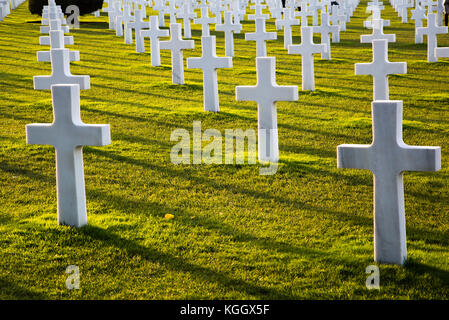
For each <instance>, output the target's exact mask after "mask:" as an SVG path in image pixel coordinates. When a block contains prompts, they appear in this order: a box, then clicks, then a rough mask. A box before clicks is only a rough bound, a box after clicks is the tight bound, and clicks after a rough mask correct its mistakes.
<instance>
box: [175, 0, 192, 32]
mask: <svg viewBox="0 0 449 320" xmlns="http://www.w3.org/2000/svg"><path fill="white" fill-rule="evenodd" d="M178 18H180V19H183V22H184V38H187V39H190V38H192V28H191V25H190V21H191V20H193V19H195V18H196V13H195V12H194V11H192V3H191V2H190V1H184V3H183V5H182V12H181V13H179V14H178Z"/></svg>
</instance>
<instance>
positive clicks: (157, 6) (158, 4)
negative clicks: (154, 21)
mask: <svg viewBox="0 0 449 320" xmlns="http://www.w3.org/2000/svg"><path fill="white" fill-rule="evenodd" d="M165 2H166V1H165V0H154V6H153V10H156V11H157V12H158V17H159V19H158V21H159V27H161V28H162V27H163V26H165V12H166V10H167V6H166V5H165Z"/></svg>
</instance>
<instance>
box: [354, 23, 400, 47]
mask: <svg viewBox="0 0 449 320" xmlns="http://www.w3.org/2000/svg"><path fill="white" fill-rule="evenodd" d="M383 22H384V20H382V19H379V20H373V21H372V26H373V33H372V34H364V35H361V36H360V42H361V43H370V42H373V40H387V41H388V42H395V41H396V35H395V34H384V26H383Z"/></svg>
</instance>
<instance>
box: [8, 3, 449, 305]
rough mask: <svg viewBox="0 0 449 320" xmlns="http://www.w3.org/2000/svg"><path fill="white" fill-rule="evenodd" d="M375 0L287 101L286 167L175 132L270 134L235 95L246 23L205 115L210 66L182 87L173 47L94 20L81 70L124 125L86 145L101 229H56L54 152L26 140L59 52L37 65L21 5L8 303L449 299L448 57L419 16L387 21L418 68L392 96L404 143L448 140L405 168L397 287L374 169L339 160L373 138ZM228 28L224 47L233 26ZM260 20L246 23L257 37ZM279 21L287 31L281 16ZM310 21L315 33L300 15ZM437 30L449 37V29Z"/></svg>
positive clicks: (94, 223) (220, 41)
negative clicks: (435, 47) (364, 68)
mask: <svg viewBox="0 0 449 320" xmlns="http://www.w3.org/2000/svg"><path fill="white" fill-rule="evenodd" d="M366 2H367V1H366V0H363V1H362V2H361V4H360V5H359V7H358V8H357V10H356V11H355V15H354V17H352V18H351V22H350V23H349V24H348V27H347V31H346V32H342V34H341V43H339V44H332V60H331V61H323V60H320V57H319V55H318V56H316V57H315V78H316V90H315V91H314V92H303V91H301V90H300V91H299V100H298V101H296V102H279V103H278V104H277V110H278V125H279V148H280V164H279V170H278V172H277V173H276V174H275V175H273V176H261V175H259V169H260V167H262V164H256V165H249V164H245V165H205V164H201V165H193V164H192V165H174V164H172V163H171V162H170V150H171V148H172V147H173V146H174V145H175V144H176V142H173V141H170V134H171V132H172V131H173V130H175V129H177V128H184V129H187V130H188V131H189V132H190V134H192V124H193V121H201V123H202V129H203V131H204V130H206V129H209V128H214V129H218V130H219V131H220V132H221V133H222V134H223V135H224V130H225V129H236V128H240V129H242V130H247V129H254V130H257V106H256V104H255V103H254V102H237V101H236V100H235V87H236V86H238V85H254V84H255V83H256V72H255V53H256V47H255V43H254V42H250V41H248V42H246V41H245V40H244V34H243V33H241V34H239V35H236V36H235V54H236V56H235V57H234V59H233V65H234V67H233V68H232V69H221V70H219V71H218V81H219V91H220V112H219V113H211V112H204V111H203V102H202V101H203V97H202V74H201V71H200V70H188V69H186V70H185V80H186V84H185V85H173V84H172V82H171V66H170V63H171V62H170V52H168V51H165V50H164V51H162V57H161V59H162V67H158V68H155V67H151V66H150V53H149V52H148V53H145V54H138V53H136V52H135V46H134V45H126V44H124V42H123V38H119V37H116V36H115V33H114V31H111V30H108V26H107V16H106V15H105V14H104V13H102V16H101V17H100V18H95V17H93V16H91V15H89V16H85V17H82V18H81V28H80V29H79V30H73V31H72V32H71V34H72V35H73V36H74V38H75V45H74V46H70V48H71V49H73V50H79V51H80V54H81V61H80V62H74V63H71V71H72V73H73V74H81V75H83V74H84V75H90V77H91V87H92V88H91V89H90V90H84V91H82V92H81V113H82V119H83V121H84V122H85V123H92V124H101V123H106V124H110V126H111V134H112V144H111V145H109V146H106V147H85V148H84V169H85V180H86V198H87V211H88V224H89V225H88V226H86V227H83V228H81V229H74V228H70V227H66V226H58V225H57V220H56V219H57V214H56V210H57V203H56V178H55V152H54V149H53V147H50V146H37V145H27V144H26V137H25V125H26V124H29V123H48V122H52V118H53V114H52V106H51V95H50V92H49V91H37V90H33V76H35V75H46V74H50V64H49V63H43V62H37V61H36V51H38V50H47V47H41V46H39V35H40V34H39V24H40V17H38V16H33V15H31V14H30V13H29V12H28V9H27V5H28V3H25V4H23V5H21V6H20V7H19V8H18V9H17V10H15V11H14V12H13V14H12V15H11V16H9V17H8V18H6V19H5V21H3V22H1V23H0V298H2V299H447V298H449V214H448V209H449V171H448V164H449V154H448V148H447V146H448V142H449V139H448V135H449V118H448V114H449V113H448V111H449V106H448V102H449V74H448V72H449V60H448V59H441V60H440V62H438V63H427V62H426V44H420V45H416V44H414V41H413V39H414V26H413V24H411V23H408V24H402V23H401V22H400V19H399V18H398V17H397V14H396V13H394V11H393V9H392V8H391V7H390V6H389V5H388V6H387V7H386V9H385V10H384V12H383V13H382V16H383V17H384V18H385V19H390V20H391V24H392V26H391V27H388V28H385V33H395V34H396V36H397V42H396V43H392V44H390V49H389V58H390V61H405V62H407V69H408V73H407V74H406V75H397V76H391V77H390V98H391V99H396V100H403V102H404V141H405V142H406V143H408V144H410V145H428V146H441V149H442V170H440V171H439V172H436V173H433V172H424V173H416V172H408V173H406V174H405V175H404V188H405V206H406V224H407V245H408V263H407V265H406V266H405V267H399V266H388V265H381V266H380V285H381V289H380V290H367V289H366V287H365V281H366V278H367V276H368V275H367V274H366V273H365V269H366V267H367V266H369V265H371V264H374V263H373V217H372V215H373V177H372V174H371V173H370V172H368V171H365V170H343V169H337V167H336V147H337V145H339V144H342V143H366V144H369V143H370V142H371V139H372V136H371V101H372V79H371V77H369V76H356V75H354V63H357V62H370V61H371V59H372V51H371V45H370V44H361V43H360V42H359V37H360V35H361V34H367V33H370V31H369V30H366V29H364V28H363V27H362V23H363V20H364V19H366V17H367V16H368V14H367V13H365V7H366ZM150 12H151V11H150V10H149V13H150ZM248 12H251V11H250V10H248ZM168 21H169V19H168V17H167V19H166V22H167V25H168ZM192 27H193V36H194V40H195V50H190V51H189V50H187V51H185V52H184V57H185V58H186V57H192V56H200V55H201V42H200V35H201V30H200V27H199V26H197V25H193V24H192ZM213 30H214V29H213V28H212V31H211V33H212V34H213V35H216V36H217V54H218V55H220V56H223V55H224V38H223V34H222V33H220V32H218V33H216V32H214V31H213ZM253 30H254V23H253V22H248V21H245V22H244V23H243V32H252V31H253ZM267 30H269V31H274V30H275V26H274V21H273V20H272V19H270V20H269V21H268V23H267ZM293 34H294V42H295V43H299V42H300V38H299V27H295V28H294V31H293ZM282 35H283V33H282V32H279V33H278V40H277V41H270V42H268V44H267V48H268V55H269V56H275V57H276V66H277V73H276V77H277V83H278V84H279V85H298V86H299V89H300V88H301V74H300V70H301V66H300V57H299V56H297V55H288V54H287V51H286V50H285V49H283V39H282ZM315 42H319V37H316V38H315ZM438 42H439V45H440V46H447V45H449V36H448V35H442V36H439V37H438ZM146 45H147V48H149V41H148V40H147V42H146ZM148 51H149V50H148ZM206 144H207V142H204V145H206ZM223 145H224V142H223ZM166 214H172V215H173V216H174V218H173V219H165V218H164V217H165V215H166ZM69 265H77V266H78V267H79V268H80V272H81V274H80V280H81V282H80V289H79V290H68V289H66V287H65V281H66V278H67V276H68V274H66V273H65V270H66V268H67V266H69Z"/></svg>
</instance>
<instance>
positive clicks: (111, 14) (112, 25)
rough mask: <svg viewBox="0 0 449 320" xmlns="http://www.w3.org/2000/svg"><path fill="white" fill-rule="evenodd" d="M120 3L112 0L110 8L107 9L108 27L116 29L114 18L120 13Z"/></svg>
mask: <svg viewBox="0 0 449 320" xmlns="http://www.w3.org/2000/svg"><path fill="white" fill-rule="evenodd" d="M121 7H122V5H121V3H120V2H119V1H114V2H113V4H112V9H109V11H108V19H109V29H111V30H113V29H116V28H117V26H116V18H117V16H119V15H121V14H122V8H121Z"/></svg>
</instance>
